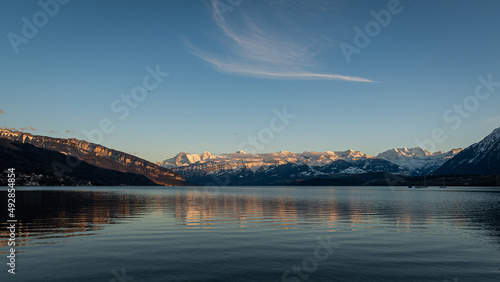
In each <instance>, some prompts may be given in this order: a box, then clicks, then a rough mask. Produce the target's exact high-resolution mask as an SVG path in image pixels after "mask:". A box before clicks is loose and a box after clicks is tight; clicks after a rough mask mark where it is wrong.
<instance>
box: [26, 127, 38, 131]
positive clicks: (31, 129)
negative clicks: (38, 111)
mask: <svg viewBox="0 0 500 282" xmlns="http://www.w3.org/2000/svg"><path fill="white" fill-rule="evenodd" d="M28 128H29V129H31V130H33V131H37V130H36V129H34V128H33V127H31V126H28Z"/></svg>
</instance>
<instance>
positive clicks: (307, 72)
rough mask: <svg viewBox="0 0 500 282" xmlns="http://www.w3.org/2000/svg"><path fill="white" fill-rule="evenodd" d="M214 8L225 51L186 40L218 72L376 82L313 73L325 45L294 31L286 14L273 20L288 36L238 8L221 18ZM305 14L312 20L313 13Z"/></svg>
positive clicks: (195, 53)
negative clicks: (277, 19) (218, 50)
mask: <svg viewBox="0 0 500 282" xmlns="http://www.w3.org/2000/svg"><path fill="white" fill-rule="evenodd" d="M215 5H216V1H212V18H213V20H214V21H215V23H216V25H217V27H218V30H219V31H220V36H221V37H220V40H219V42H220V43H221V45H222V46H221V47H223V51H222V52H220V53H214V52H209V51H206V50H203V49H201V48H199V47H196V46H194V44H192V43H191V42H190V41H189V40H188V39H185V44H186V46H187V47H188V51H189V52H191V53H192V54H194V55H196V56H197V57H199V58H200V59H202V60H204V61H206V62H208V63H210V64H211V65H212V66H213V67H214V68H215V69H216V70H217V71H219V72H223V73H230V74H237V75H242V76H251V77H260V78H269V79H290V80H344V81H353V82H374V81H373V80H370V79H367V78H362V77H357V76H349V75H341V74H329V73H322V72H317V71H314V70H317V69H318V63H317V60H316V57H317V55H318V54H319V53H320V51H319V49H320V48H319V47H322V46H321V45H324V44H325V42H319V41H318V39H317V37H314V36H311V32H310V31H304V30H301V29H294V26H293V25H292V26H291V25H290V22H293V21H287V19H286V17H283V14H279V15H276V17H274V19H276V18H280V20H281V23H282V24H283V25H284V28H286V30H290V32H287V34H284V33H283V32H279V28H278V29H273V28H272V27H271V26H272V25H271V24H269V22H266V20H265V19H264V18H263V17H262V16H260V15H258V14H254V15H251V14H250V12H247V10H246V9H245V7H237V8H235V9H237V10H235V11H234V12H226V13H225V14H224V17H220V16H219V15H218V14H217V11H218V10H217V9H216V8H215ZM266 12H269V11H266ZM306 12H307V13H309V15H308V16H311V15H310V13H311V11H310V10H309V11H305V12H304V13H306ZM271 15H272V14H271ZM319 37H320V38H321V39H322V40H324V39H325V37H322V36H319ZM328 43H329V42H328ZM221 53H222V54H221Z"/></svg>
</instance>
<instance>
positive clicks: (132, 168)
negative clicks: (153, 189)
mask: <svg viewBox="0 0 500 282" xmlns="http://www.w3.org/2000/svg"><path fill="white" fill-rule="evenodd" d="M0 138H4V139H8V140H12V141H16V142H20V143H26V144H31V145H34V146H36V147H39V148H44V149H48V150H52V151H56V152H60V153H63V154H65V155H68V156H71V157H75V158H77V159H79V160H83V161H85V162H87V163H89V164H92V165H95V166H97V167H101V168H106V169H111V170H117V171H121V172H129V173H135V174H140V175H144V176H146V177H147V178H149V179H150V180H152V181H153V182H155V183H157V184H159V185H166V186H175V185H187V184H188V183H187V181H186V180H185V179H184V177H183V176H181V175H179V174H177V173H175V172H173V171H171V170H169V169H167V168H164V167H160V166H158V165H155V164H153V163H151V162H148V161H146V160H144V159H141V158H138V157H135V156H132V155H130V154H127V153H123V152H120V151H116V150H113V149H109V148H106V147H103V146H101V145H97V144H94V143H89V142H87V141H84V140H78V139H74V138H72V139H60V138H52V137H46V136H38V135H32V134H29V133H24V132H18V131H10V130H4V129H0ZM75 166H78V161H76V160H75V159H73V158H69V157H68V158H67V161H66V162H65V163H56V164H54V165H53V167H54V169H55V170H58V171H60V172H61V173H64V172H65V171H69V170H72V169H73V168H74V167H75Z"/></svg>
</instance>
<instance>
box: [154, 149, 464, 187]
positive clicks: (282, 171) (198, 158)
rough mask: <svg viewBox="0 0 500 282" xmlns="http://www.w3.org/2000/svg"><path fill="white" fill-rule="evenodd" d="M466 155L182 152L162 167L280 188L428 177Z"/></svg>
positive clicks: (202, 178)
mask: <svg viewBox="0 0 500 282" xmlns="http://www.w3.org/2000/svg"><path fill="white" fill-rule="evenodd" d="M460 151H461V149H455V150H451V151H449V152H446V153H444V152H435V153H431V152H429V151H427V150H423V149H421V148H412V149H408V148H399V149H392V150H388V151H385V152H383V153H380V154H379V155H378V156H377V157H374V156H370V155H368V154H365V153H362V152H360V151H354V150H347V151H335V152H332V151H327V152H304V153H299V154H297V153H292V152H288V151H280V152H276V153H264V154H247V153H245V152H243V151H238V152H235V153H231V154H221V155H217V156H216V155H213V154H211V153H209V152H204V153H202V154H188V153H186V152H181V153H179V154H178V155H177V156H175V157H173V158H170V159H167V160H165V161H162V162H157V163H156V164H158V165H160V166H163V167H166V168H170V169H172V170H173V171H175V172H177V173H179V174H181V175H183V176H184V177H186V179H188V180H189V181H191V182H194V183H207V182H210V181H211V180H213V179H214V178H216V179H231V181H232V185H237V184H242V185H249V183H252V184H255V185H276V184H280V183H289V182H291V181H294V180H297V179H304V178H306V179H307V178H314V177H328V176H329V175H333V174H361V173H369V172H390V173H397V174H403V175H422V174H428V173H430V172H432V171H434V170H435V169H437V168H438V167H439V166H441V165H442V164H443V163H444V162H446V161H447V160H448V159H450V158H452V157H453V156H454V155H456V154H457V153H458V152H460ZM235 182H236V183H235ZM240 182H241V183H240Z"/></svg>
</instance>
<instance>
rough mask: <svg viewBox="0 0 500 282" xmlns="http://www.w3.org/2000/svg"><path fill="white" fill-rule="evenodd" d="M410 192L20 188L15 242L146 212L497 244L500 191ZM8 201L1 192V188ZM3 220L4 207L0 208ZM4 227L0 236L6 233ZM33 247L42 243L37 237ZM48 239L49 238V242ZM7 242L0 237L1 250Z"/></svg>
mask: <svg viewBox="0 0 500 282" xmlns="http://www.w3.org/2000/svg"><path fill="white" fill-rule="evenodd" d="M490 192H491V193H488V192H484V191H476V190H474V189H472V190H470V191H469V190H465V189H457V190H452V189H450V190H447V191H443V190H440V191H411V190H405V189H404V188H398V190H391V189H389V188H385V187H371V188H366V187H363V188H361V187H359V188H356V187H350V188H335V189H333V188H332V189H328V188H326V189H325V188H323V189H321V188H288V187H244V188H237V187H236V188H229V187H228V188H221V189H219V191H218V192H217V193H214V192H207V191H204V190H203V189H202V188H162V189H150V188H149V189H144V190H143V188H136V189H133V188H123V189H119V188H104V189H102V190H101V189H99V188H96V189H92V190H78V189H74V190H73V189H71V188H70V189H69V190H56V189H54V190H30V191H22V190H18V191H17V195H16V200H17V206H16V217H17V219H18V220H19V224H18V227H19V229H18V232H19V234H18V242H20V243H21V244H20V245H21V246H22V245H25V244H30V242H31V240H32V239H48V238H66V237H72V236H92V235H95V234H99V232H101V231H102V230H103V229H105V228H106V226H107V225H111V224H126V223H127V222H130V221H134V220H138V219H140V218H145V217H149V216H154V217H165V218H171V219H174V220H175V224H177V225H185V226H186V227H188V228H213V227H215V226H224V225H230V226H231V227H232V228H239V229H242V230H243V231H244V229H245V228H252V227H268V228H275V229H296V228H299V229H303V228H318V227H327V228H328V229H329V230H330V231H345V230H362V231H363V232H368V233H369V232H370V231H374V230H377V229H384V230H389V231H393V232H408V230H410V229H411V230H412V232H433V231H437V230H440V229H442V228H444V227H446V228H457V229H463V230H471V231H473V230H476V231H480V232H481V234H483V235H487V236H488V237H489V239H490V240H491V241H492V242H495V244H498V243H500V237H499V234H500V229H499V228H500V227H499V226H500V217H498V215H499V214H500V205H498V201H497V200H492V199H493V198H494V197H496V199H499V196H498V195H499V193H498V190H491V191H490ZM0 195H1V198H2V199H1V201H2V202H6V196H7V195H6V193H0ZM0 215H1V217H2V219H3V220H2V225H5V224H6V223H5V222H6V218H7V214H6V209H2V211H1V213H0ZM7 232H8V231H7V230H6V228H5V227H4V226H2V229H1V231H0V235H1V236H2V237H3V238H6V236H7V235H8V233H7ZM33 243H34V244H46V243H49V242H48V241H44V240H37V241H36V242H33ZM52 243H54V242H52ZM6 244H7V242H6V241H5V240H2V241H0V247H5V246H6Z"/></svg>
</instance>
